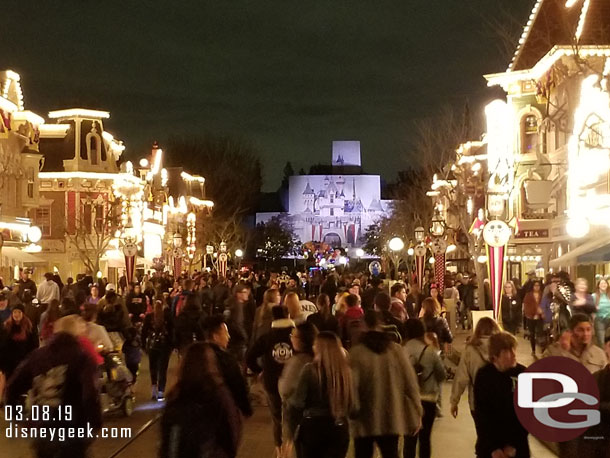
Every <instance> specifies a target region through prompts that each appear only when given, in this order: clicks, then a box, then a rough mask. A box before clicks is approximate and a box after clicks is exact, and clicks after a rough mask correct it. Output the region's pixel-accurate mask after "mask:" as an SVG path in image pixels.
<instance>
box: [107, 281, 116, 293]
mask: <svg viewBox="0 0 610 458" xmlns="http://www.w3.org/2000/svg"><path fill="white" fill-rule="evenodd" d="M106 291H116V286H114V283H108V284H107V285H106Z"/></svg>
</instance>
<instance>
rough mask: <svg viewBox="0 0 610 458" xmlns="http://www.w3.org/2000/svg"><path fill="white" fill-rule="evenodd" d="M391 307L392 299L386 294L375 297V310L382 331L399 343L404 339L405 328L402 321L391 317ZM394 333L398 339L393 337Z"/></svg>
mask: <svg viewBox="0 0 610 458" xmlns="http://www.w3.org/2000/svg"><path fill="white" fill-rule="evenodd" d="M391 307H392V298H391V297H390V296H389V295H388V294H387V293H379V294H377V296H375V310H377V311H378V312H379V313H380V318H381V321H382V323H383V330H384V331H385V332H387V333H389V334H390V336H391V337H392V339H393V340H397V342H398V343H400V342H401V341H402V340H403V339H405V326H404V323H403V322H402V321H400V320H399V319H398V318H396V317H395V316H394V315H392V313H391V312H390V309H391ZM396 333H398V339H396V337H395V336H396Z"/></svg>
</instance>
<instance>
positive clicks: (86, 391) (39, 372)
mask: <svg viewBox="0 0 610 458" xmlns="http://www.w3.org/2000/svg"><path fill="white" fill-rule="evenodd" d="M72 321H73V322H76V320H72ZM69 323H70V320H68V321H67V322H65V323H64V325H65V327H66V329H65V331H68V332H58V333H57V334H56V335H55V336H54V337H53V338H52V339H51V341H50V342H49V344H48V345H46V346H44V347H42V348H39V349H38V350H35V351H34V352H32V353H31V354H30V356H29V357H28V358H27V359H26V360H25V362H24V363H23V364H22V365H20V366H19V368H18V369H17V371H16V372H15V373H14V374H13V377H12V378H11V379H10V381H9V384H8V387H7V404H8V405H13V406H15V405H17V404H19V403H20V402H21V396H22V395H23V394H26V393H28V397H29V401H30V402H31V403H32V404H33V405H37V406H59V407H51V410H50V415H49V417H50V418H51V420H49V421H45V422H44V423H41V424H39V425H36V424H34V426H37V427H39V428H40V427H42V428H45V429H47V430H49V428H63V430H64V431H68V428H82V431H83V432H84V437H83V436H80V435H75V438H68V437H67V433H66V437H65V440H64V441H60V439H59V438H58V437H55V438H54V439H52V438H50V437H49V436H48V435H47V439H42V438H41V439H37V440H35V442H34V448H35V449H36V451H37V455H38V456H45V457H46V456H70V457H75V458H84V457H85V456H86V455H87V448H88V447H89V445H90V444H91V443H92V442H93V438H94V437H95V434H94V433H93V430H95V429H98V428H100V427H101V425H102V415H101V408H100V399H99V394H98V391H97V388H96V379H97V365H96V362H95V360H94V359H93V358H92V357H91V355H89V354H87V353H86V351H85V350H83V348H82V347H81V345H80V344H79V342H78V340H77V338H76V337H75V335H74V334H75V333H76V332H78V327H77V325H76V324H73V325H70V324H69ZM68 327H70V329H68ZM60 331H63V330H61V329H60ZM68 409H70V414H68ZM59 418H61V419H59ZM56 431H57V430H56ZM76 437H78V438H76ZM60 450H61V453H60Z"/></svg>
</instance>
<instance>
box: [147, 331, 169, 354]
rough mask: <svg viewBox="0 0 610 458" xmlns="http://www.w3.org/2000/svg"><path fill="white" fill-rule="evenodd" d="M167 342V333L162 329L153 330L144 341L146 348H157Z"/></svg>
mask: <svg viewBox="0 0 610 458" xmlns="http://www.w3.org/2000/svg"><path fill="white" fill-rule="evenodd" d="M166 344H167V333H166V332H165V330H164V329H160V330H158V331H157V330H153V332H152V334H151V335H150V337H149V338H148V339H147V341H146V346H147V349H148V350H152V349H155V350H156V349H159V348H161V347H164V346H165V345H166Z"/></svg>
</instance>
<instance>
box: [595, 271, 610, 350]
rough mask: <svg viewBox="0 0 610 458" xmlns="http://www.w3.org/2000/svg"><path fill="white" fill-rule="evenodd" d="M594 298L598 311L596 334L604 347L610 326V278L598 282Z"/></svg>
mask: <svg viewBox="0 0 610 458" xmlns="http://www.w3.org/2000/svg"><path fill="white" fill-rule="evenodd" d="M593 298H594V299H595V307H596V308H597V313H596V315H595V336H596V337H597V344H598V345H599V346H600V347H601V348H604V337H605V335H606V329H608V327H609V326H610V294H609V292H608V280H606V279H605V278H602V279H601V280H599V281H598V282H597V286H596V288H595V293H593Z"/></svg>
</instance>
